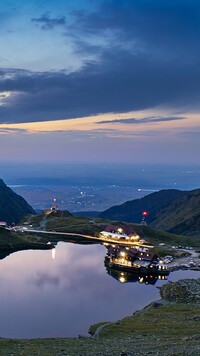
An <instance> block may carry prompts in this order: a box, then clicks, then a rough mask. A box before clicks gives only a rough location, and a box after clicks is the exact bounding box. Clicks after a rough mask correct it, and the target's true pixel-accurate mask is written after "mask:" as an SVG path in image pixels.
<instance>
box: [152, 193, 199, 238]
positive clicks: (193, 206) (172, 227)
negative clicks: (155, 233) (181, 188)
mask: <svg viewBox="0 0 200 356" xmlns="http://www.w3.org/2000/svg"><path fill="white" fill-rule="evenodd" d="M151 226H152V227H154V228H158V229H162V230H166V231H169V232H173V233H175V234H183V235H188V236H200V189H197V190H192V191H190V192H187V193H186V194H185V195H184V196H183V197H182V198H181V199H177V200H176V201H174V202H173V203H172V204H170V205H169V206H168V207H167V208H166V209H165V210H163V211H161V212H160V213H159V214H158V215H157V218H156V219H155V221H154V222H153V223H152V224H151Z"/></svg>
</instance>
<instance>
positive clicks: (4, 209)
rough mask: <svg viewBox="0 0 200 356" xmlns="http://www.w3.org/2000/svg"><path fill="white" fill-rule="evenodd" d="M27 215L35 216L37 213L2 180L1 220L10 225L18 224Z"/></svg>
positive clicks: (0, 187)
mask: <svg viewBox="0 0 200 356" xmlns="http://www.w3.org/2000/svg"><path fill="white" fill-rule="evenodd" d="M27 214H35V211H34V210H33V208H32V207H31V206H30V205H29V204H28V203H27V202H26V200H25V199H24V198H22V197H21V196H20V195H18V194H16V193H14V192H13V191H12V189H10V188H9V187H7V185H6V184H5V183H4V181H3V180H2V179H0V220H1V221H6V222H7V223H8V224H12V223H18V222H19V221H20V220H21V219H22V218H23V216H25V215H27Z"/></svg>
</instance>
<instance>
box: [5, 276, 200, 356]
mask: <svg viewBox="0 0 200 356" xmlns="http://www.w3.org/2000/svg"><path fill="white" fill-rule="evenodd" d="M161 296H162V298H163V299H161V300H160V301H158V302H154V303H152V304H151V305H149V306H148V307H146V308H144V309H143V310H141V311H138V312H136V313H134V315H133V316H130V317H127V318H125V319H123V320H120V321H118V322H116V323H110V324H107V325H105V326H102V324H101V326H100V328H99V329H97V328H95V327H94V328H91V329H92V330H93V331H92V333H93V334H94V336H93V337H89V338H86V337H79V338H74V339H72V338H70V339H36V340H8V339H0V355H4V356H7V355H9V356H11V355H24V356H27V355H29V356H32V355H44V356H51V355H52V356H55V355H56V356H59V355H69V356H70V355H76V356H89V355H91V356H92V355H94V356H101V355H105V356H111V355H112V356H115V355H116V356H119V355H121V356H122V355H123V356H126V355H127V356H128V355H130V356H131V355H134V356H136V355H143V356H144V355H164V356H165V355H191V356H192V355H195V356H196V355H200V279H197V280H182V281H178V282H175V283H168V284H166V285H164V286H163V287H162V288H161ZM95 329H96V330H95Z"/></svg>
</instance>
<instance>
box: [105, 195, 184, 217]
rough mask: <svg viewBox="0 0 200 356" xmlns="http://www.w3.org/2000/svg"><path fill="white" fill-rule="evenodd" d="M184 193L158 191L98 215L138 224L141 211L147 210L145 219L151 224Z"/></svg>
mask: <svg viewBox="0 0 200 356" xmlns="http://www.w3.org/2000/svg"><path fill="white" fill-rule="evenodd" d="M185 194H186V192H184V191H180V190H175V189H168V190H160V191H159V192H155V193H152V194H149V195H146V196H145V197H143V198H141V199H135V200H130V201H127V202H125V203H123V204H121V205H117V206H113V207H111V208H110V209H107V210H105V211H103V212H102V213H100V214H99V217H101V218H104V219H112V220H121V221H128V222H135V223H140V222H141V219H142V215H141V213H142V211H143V210H147V211H148V212H149V216H148V218H147V219H146V220H147V222H148V223H151V222H153V221H154V220H155V219H156V217H157V214H158V213H160V211H162V210H163V209H165V208H166V207H168V206H169V205H170V204H172V203H173V202H174V201H175V200H177V199H179V198H182V197H184V195H185Z"/></svg>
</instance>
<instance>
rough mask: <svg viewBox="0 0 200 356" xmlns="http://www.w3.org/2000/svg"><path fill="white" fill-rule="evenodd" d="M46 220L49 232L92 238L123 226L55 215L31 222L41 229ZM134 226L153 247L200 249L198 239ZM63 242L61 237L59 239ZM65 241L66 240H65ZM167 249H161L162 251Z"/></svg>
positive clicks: (37, 218) (32, 218)
mask: <svg viewBox="0 0 200 356" xmlns="http://www.w3.org/2000/svg"><path fill="white" fill-rule="evenodd" d="M44 220H45V228H46V229H47V230H55V231H60V232H73V233H74V232H75V233H76V232H77V233H82V234H89V235H92V236H97V235H98V233H99V232H100V231H102V230H103V229H104V228H105V227H106V226H107V225H108V224H110V223H113V224H115V225H119V224H121V222H119V221H118V222H116V221H115V222H113V221H110V220H104V219H98V218H95V219H91V218H87V217H75V216H65V215H62V216H59V215H58V216H57V215H56V214H53V215H52V216H51V215H50V216H48V217H44V215H43V214H41V215H37V216H32V217H31V218H30V219H29V222H30V223H31V224H33V226H34V227H39V226H40V224H41V221H43V222H44ZM129 225H131V226H133V228H134V230H135V232H137V233H138V234H139V235H140V236H141V238H143V239H145V240H147V241H148V242H149V243H151V244H153V245H158V244H159V243H161V242H162V243H165V244H166V245H169V246H173V245H176V246H177V245H178V246H179V245H181V246H192V247H194V248H196V249H200V239H199V238H198V237H193V238H189V237H186V236H180V235H175V234H170V233H168V232H165V231H161V230H155V229H152V228H151V227H149V226H142V225H139V224H138V225H137V224H129ZM58 240H61V237H60V236H59V237H58ZM62 240H63V241H65V240H66V239H65V238H63V239H62ZM163 249H164V250H165V249H166V248H162V249H161V248H159V249H158V250H159V251H161V252H162V250H163Z"/></svg>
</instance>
